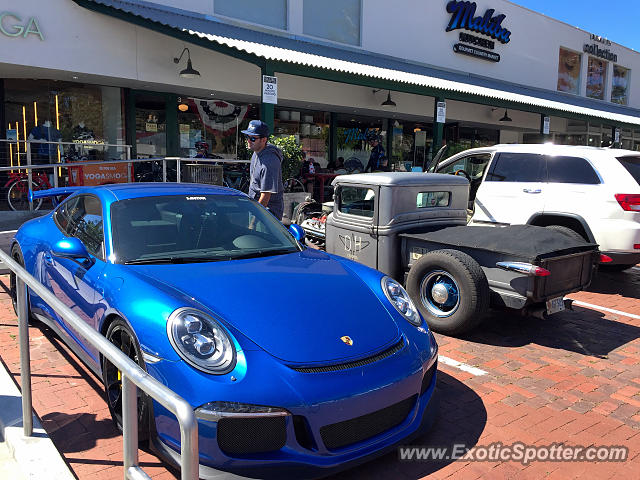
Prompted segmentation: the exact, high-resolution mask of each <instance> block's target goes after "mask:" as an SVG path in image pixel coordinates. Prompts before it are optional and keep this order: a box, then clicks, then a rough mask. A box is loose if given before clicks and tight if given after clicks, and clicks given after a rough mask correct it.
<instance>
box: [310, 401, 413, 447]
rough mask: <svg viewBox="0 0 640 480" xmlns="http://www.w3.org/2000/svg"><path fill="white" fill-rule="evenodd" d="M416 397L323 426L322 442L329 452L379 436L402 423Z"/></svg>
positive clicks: (321, 431)
mask: <svg viewBox="0 0 640 480" xmlns="http://www.w3.org/2000/svg"><path fill="white" fill-rule="evenodd" d="M416 397H417V396H416V395H413V396H412V397H409V398H407V399H406V400H403V401H401V402H398V403H396V404H394V405H391V406H389V407H386V408H383V409H381V410H378V411H376V412H372V413H369V414H367V415H363V416H361V417H356V418H352V419H351V420H345V421H344V422H339V423H334V424H332V425H325V426H324V427H322V428H320V436H321V437H322V441H323V442H324V444H325V446H326V447H327V448H328V449H329V450H336V449H339V448H343V447H346V446H347V445H352V444H354V443H358V442H362V441H364V440H367V439H369V438H372V437H375V436H376V435H380V434H381V433H383V432H386V431H387V430H390V429H392V428H393V427H396V426H398V425H400V424H401V423H402V422H404V420H405V419H406V418H407V415H409V413H410V412H411V409H412V408H413V406H414V404H415V402H416Z"/></svg>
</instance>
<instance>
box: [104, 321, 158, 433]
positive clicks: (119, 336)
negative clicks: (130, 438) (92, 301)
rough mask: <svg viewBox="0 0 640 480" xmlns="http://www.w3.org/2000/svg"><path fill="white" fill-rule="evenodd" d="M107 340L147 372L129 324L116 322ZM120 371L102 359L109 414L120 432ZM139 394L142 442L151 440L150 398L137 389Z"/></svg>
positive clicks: (139, 426) (139, 427) (139, 421)
mask: <svg viewBox="0 0 640 480" xmlns="http://www.w3.org/2000/svg"><path fill="white" fill-rule="evenodd" d="M106 337H107V340H109V341H110V342H111V343H113V344H114V345H115V346H116V347H118V348H119V349H120V350H121V351H122V352H123V353H124V354H125V355H127V356H128V357H129V358H130V359H131V360H133V361H134V362H136V363H137V364H138V365H140V367H141V368H142V369H143V370H145V371H146V369H145V365H144V360H143V359H142V351H141V350H140V345H139V344H138V340H137V339H136V337H135V335H134V334H133V333H132V332H131V329H130V328H129V326H128V325H127V323H126V322H125V321H124V320H122V319H120V318H118V319H117V320H114V321H113V322H112V323H111V325H109V328H108V329H107V334H106ZM121 378H122V377H121V375H120V372H119V371H118V369H117V368H116V367H115V365H113V364H112V363H111V362H109V360H107V359H106V358H105V357H102V382H103V384H104V390H105V398H106V400H107V405H108V406H109V412H110V413H111V418H112V420H113V423H114V424H115V425H116V427H117V428H118V430H120V431H122V380H121ZM136 391H137V394H138V441H139V442H142V441H144V440H147V439H148V438H149V424H150V423H149V406H150V400H149V397H148V396H147V395H146V394H145V393H144V392H143V391H142V390H141V389H140V388H136Z"/></svg>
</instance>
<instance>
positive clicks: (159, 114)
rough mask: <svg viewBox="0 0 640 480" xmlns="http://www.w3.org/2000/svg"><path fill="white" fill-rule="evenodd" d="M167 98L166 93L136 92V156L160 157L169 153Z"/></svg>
mask: <svg viewBox="0 0 640 480" xmlns="http://www.w3.org/2000/svg"><path fill="white" fill-rule="evenodd" d="M166 112H167V100H166V97H165V96H164V95H157V94H155V95H154V94H152V93H136V95H135V115H136V135H135V142H136V156H137V158H158V157H165V156H166V155H167V113H166Z"/></svg>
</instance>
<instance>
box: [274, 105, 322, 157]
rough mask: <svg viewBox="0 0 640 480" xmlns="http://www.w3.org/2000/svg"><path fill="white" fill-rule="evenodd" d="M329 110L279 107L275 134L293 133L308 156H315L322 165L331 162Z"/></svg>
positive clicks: (275, 122)
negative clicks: (319, 110)
mask: <svg viewBox="0 0 640 480" xmlns="http://www.w3.org/2000/svg"><path fill="white" fill-rule="evenodd" d="M330 118H331V117H330V114H329V113H328V112H318V111H312V110H299V109H291V108H287V107H277V108H276V111H275V121H274V136H276V137H288V136H291V135H293V136H294V137H295V139H296V142H297V143H298V144H299V145H300V146H301V147H302V150H303V151H304V152H305V153H306V155H307V158H313V160H314V162H315V163H318V164H319V165H320V167H322V168H327V166H328V164H329V123H330Z"/></svg>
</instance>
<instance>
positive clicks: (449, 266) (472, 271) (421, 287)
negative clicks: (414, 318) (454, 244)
mask: <svg viewBox="0 0 640 480" xmlns="http://www.w3.org/2000/svg"><path fill="white" fill-rule="evenodd" d="M434 289H436V290H434ZM407 292H408V293H409V296H410V297H411V299H412V300H413V302H414V304H415V305H416V307H417V308H418V310H420V313H421V314H422V316H423V317H424V319H425V321H426V322H427V324H428V325H429V327H430V328H431V329H432V330H433V331H435V332H438V333H444V334H446V335H459V334H461V333H464V332H467V331H469V330H471V329H473V328H475V327H476V326H477V325H478V324H479V323H480V322H481V321H482V318H483V317H484V315H485V314H486V312H487V310H488V308H489V283H488V282H487V277H486V276H485V274H484V272H483V271H482V268H481V267H480V265H479V264H478V262H476V261H475V260H474V259H473V258H471V257H470V256H469V255H467V254H466V253H463V252H460V251H457V250H449V249H447V250H434V251H432V252H429V253H427V254H425V255H423V256H422V257H421V258H420V259H419V260H418V261H417V262H416V263H415V264H414V265H413V267H412V268H411V270H410V271H409V275H408V277H407ZM434 294H435V295H436V298H437V296H438V295H439V296H440V298H439V299H440V300H441V301H440V302H438V301H437V300H436V298H434Z"/></svg>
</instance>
